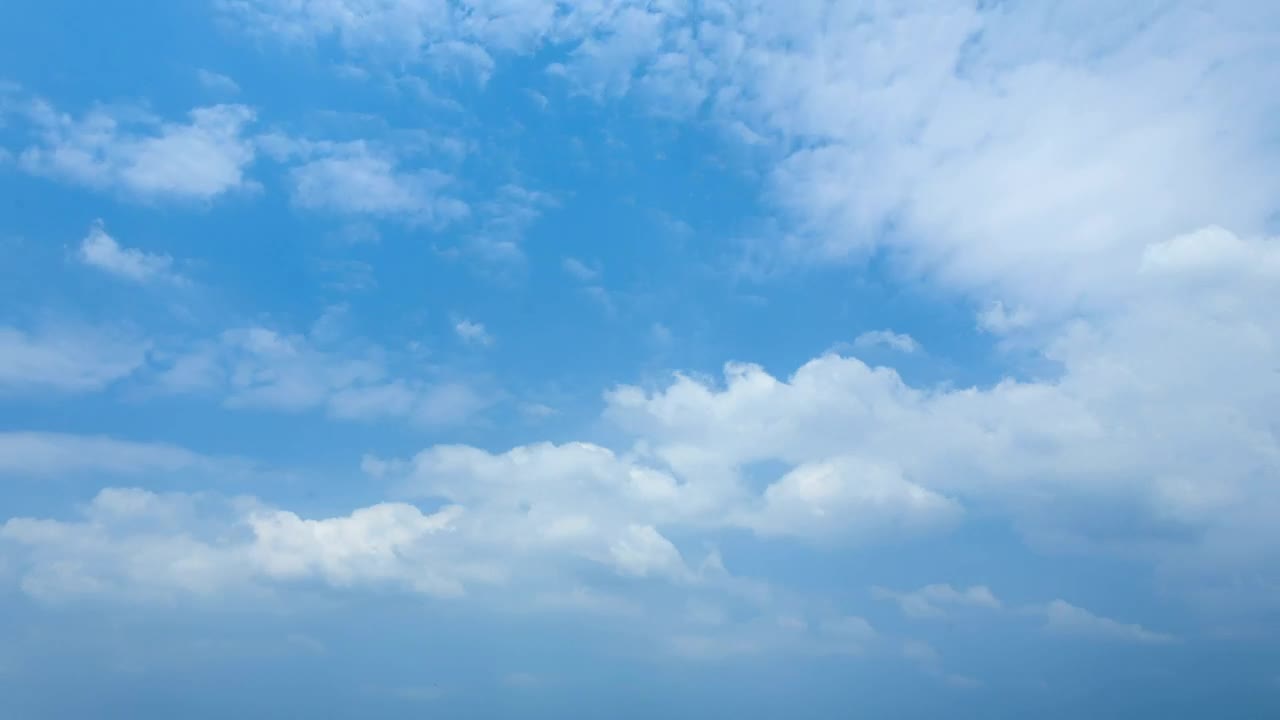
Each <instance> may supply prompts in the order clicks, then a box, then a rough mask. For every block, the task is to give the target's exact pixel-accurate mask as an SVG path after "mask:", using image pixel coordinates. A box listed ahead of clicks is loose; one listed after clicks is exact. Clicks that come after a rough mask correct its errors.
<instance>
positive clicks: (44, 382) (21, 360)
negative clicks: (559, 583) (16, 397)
mask: <svg viewBox="0 0 1280 720" xmlns="http://www.w3.org/2000/svg"><path fill="white" fill-rule="evenodd" d="M150 347H151V345H150V343H149V342H147V341H144V340H139V339H137V338H135V337H133V336H131V335H129V334H126V333H124V332H123V331H115V330H110V329H98V328H89V327H77V326H69V325H46V326H43V327H41V328H39V329H38V330H36V331H34V332H29V331H24V330H21V329H18V328H14V327H2V326H0V391H8V392H36V391H49V390H53V391H58V392H69V393H76V392H92V391H96V390H102V389H103V388H105V387H107V386H109V385H111V384H112V383H114V382H116V381H118V380H122V379H124V378H126V377H129V376H130V375H132V374H133V373H134V372H136V371H137V370H139V369H141V368H142V367H143V366H144V365H145V364H146V361H147V352H148V351H149V349H150Z"/></svg>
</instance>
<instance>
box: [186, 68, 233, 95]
mask: <svg viewBox="0 0 1280 720" xmlns="http://www.w3.org/2000/svg"><path fill="white" fill-rule="evenodd" d="M196 79H197V80H199V81H200V84H201V85H202V86H204V89H205V90H208V91H210V92H215V93H221V94H224V95H236V94H238V93H239V92H240V85H239V84H237V83H236V81H235V80H232V79H231V78H229V77H227V76H226V75H223V74H221V73H216V72H214V71H212V70H206V69H204V68H200V69H198V70H196Z"/></svg>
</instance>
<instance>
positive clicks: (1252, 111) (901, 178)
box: [222, 0, 1280, 332]
mask: <svg viewBox="0 0 1280 720" xmlns="http://www.w3.org/2000/svg"><path fill="white" fill-rule="evenodd" d="M222 6H223V8H224V10H225V11H226V12H227V13H228V14H229V16H230V17H232V18H234V19H235V20H237V21H239V22H240V23H241V24H242V26H243V27H245V28H246V29H247V30H249V31H250V32H253V33H256V34H264V35H269V36H273V37H279V38H283V39H285V40H286V41H291V42H298V41H304V42H308V43H315V42H317V41H319V40H322V39H335V40H336V41H337V44H338V45H339V46H340V47H341V48H342V49H343V50H344V52H345V53H346V54H347V55H348V57H349V58H350V59H351V61H352V62H356V63H368V64H382V63H387V62H396V63H406V62H408V63H424V62H427V59H428V58H429V57H430V55H431V53H430V50H431V49H432V48H434V47H436V46H442V47H448V48H465V51H466V53H468V54H472V55H475V56H477V57H484V58H485V63H488V62H490V61H492V60H495V59H496V60H500V59H502V58H504V57H507V56H511V55H513V54H518V55H526V56H534V55H535V54H539V55H538V56H537V57H538V59H539V62H545V63H546V69H547V71H548V72H549V73H550V74H552V75H553V76H557V77H562V78H564V79H565V81H566V82H567V83H569V85H570V87H571V88H573V89H575V90H577V91H580V92H583V93H585V94H588V95H591V96H594V97H596V98H600V99H602V100H603V99H606V98H613V97H617V96H620V95H624V94H630V95H633V96H635V97H636V98H637V99H639V100H640V101H641V103H640V104H641V106H642V107H646V108H649V109H650V110H651V111H652V112H654V113H658V114H668V115H670V114H674V115H691V114H693V113H696V112H704V113H706V115H707V116H709V117H710V118H711V119H712V120H713V122H715V123H716V124H718V125H720V126H721V127H723V129H724V132H725V134H726V136H727V137H728V138H730V139H731V140H734V141H739V142H744V143H746V144H749V145H750V146H751V147H753V148H755V149H756V150H757V151H758V150H760V149H762V148H763V149H766V150H768V151H770V152H769V154H768V157H770V158H772V160H771V165H770V166H769V167H766V168H764V170H765V171H766V174H767V178H768V180H767V191H766V198H765V199H766V200H767V201H768V202H769V203H770V204H771V206H772V207H773V208H774V209H775V210H776V211H777V213H778V214H779V215H780V216H781V220H782V221H783V222H782V225H783V227H784V228H785V232H780V233H778V237H779V238H781V240H780V242H779V243H776V244H777V247H776V248H774V250H775V252H771V253H767V255H768V256H769V257H772V258H775V259H776V260H777V261H780V262H784V263H789V262H819V263H824V262H833V261H834V262H845V261H847V260H849V259H851V258H865V257H867V256H869V255H870V254H872V253H875V252H879V251H882V250H883V251H886V252H887V253H888V254H889V255H891V256H892V257H894V258H896V260H897V262H895V267H898V268H900V269H901V270H902V271H903V272H905V273H907V274H908V275H913V276H916V275H926V276H928V277H929V278H930V279H932V280H934V281H936V282H938V283H940V284H942V285H943V286H945V287H947V288H949V289H951V290H953V291H956V292H958V293H961V294H963V295H967V296H971V297H972V299H974V300H977V301H978V302H979V303H982V304H985V303H986V302H988V301H991V300H992V299H993V298H998V299H1000V300H1001V301H1002V302H1003V303H1005V306H1006V307H1007V308H1009V310H1008V311H1007V313H1006V318H1007V319H1018V318H1022V319H1023V320H1024V321H1026V322H1030V321H1031V319H1032V318H1034V319H1035V320H1036V321H1038V322H1042V323H1053V322H1056V321H1057V320H1060V319H1061V318H1062V317H1063V315H1064V314H1068V313H1069V312H1071V311H1072V310H1074V309H1076V308H1077V306H1079V305H1084V306H1088V307H1089V308H1092V309H1097V308H1102V307H1105V306H1106V305H1108V304H1109V303H1112V302H1114V301H1116V300H1117V299H1118V296H1119V295H1123V294H1124V288H1125V284H1124V283H1123V282H1122V281H1121V278H1122V277H1123V275H1124V274H1125V272H1126V271H1127V269H1128V268H1129V267H1132V265H1133V263H1134V262H1135V261H1136V260H1137V258H1138V256H1139V255H1140V253H1141V252H1142V251H1143V248H1144V246H1145V245H1146V244H1147V243H1149V242H1151V241H1152V239H1154V238H1160V237H1170V236H1173V235H1176V234H1180V233H1185V232H1188V231H1190V230H1193V229H1195V228H1198V227H1203V226H1205V225H1208V224H1210V223H1219V224H1223V225H1225V226H1227V227H1232V228H1235V229H1237V231H1239V232H1243V233H1245V234H1248V235H1252V234H1255V233H1257V232H1261V231H1263V230H1264V229H1265V228H1266V227H1267V222H1268V220H1269V218H1270V217H1271V214H1272V211H1273V201H1272V198H1274V197H1275V194H1276V190H1277V189H1280V172H1277V171H1276V168H1277V167H1280V164H1277V163H1276V162H1275V157H1274V151H1273V148H1272V144H1271V143H1270V142H1269V140H1268V138H1269V134H1268V133H1269V132H1270V131H1269V128H1270V125H1269V123H1268V121H1269V119H1270V118H1271V117H1273V116H1274V113H1275V110H1276V109H1277V108H1276V101H1275V96H1274V94H1267V93H1249V92H1246V91H1245V90H1243V89H1242V88H1249V87H1258V86H1260V85H1265V84H1266V82H1267V80H1268V79H1269V78H1272V77H1275V76H1276V75H1277V71H1278V70H1280V67H1278V65H1280V61H1278V60H1277V59H1276V55H1275V54H1274V53H1269V52H1266V47H1267V46H1266V43H1267V40H1266V38H1265V37H1264V36H1263V35H1260V34H1258V33H1256V32H1254V29H1255V28H1257V27H1260V26H1263V25H1266V24H1267V23H1274V22H1275V20H1276V19H1277V16H1276V11H1275V10H1274V9H1272V8H1270V7H1268V8H1267V9H1262V8H1260V7H1258V6H1256V5H1255V6H1250V5H1247V4H1246V5H1238V6H1231V7H1220V8H1215V12H1214V13H1212V14H1211V15H1210V16H1206V15H1205V14H1204V13H1202V12H1201V9H1200V8H1198V7H1197V6H1196V5H1195V4H1194V3H1169V4H1165V5H1162V6H1161V7H1160V8H1158V9H1156V10H1150V11H1145V10H1144V11H1135V10H1133V9H1131V8H1127V7H1122V6H1116V5H1113V4H1106V3H1086V4H1083V5H1080V6H1078V7H1074V8H1073V9H1072V11H1071V12H1070V13H1069V17H1058V16H1054V17H1052V18H1050V16H1049V15H1048V11H1047V10H1045V9H1044V8H1042V7H1040V6H1032V5H1027V6H1016V7H1005V6H1003V5H980V6H954V5H951V4H947V3H938V2H927V1H926V2H917V3H911V4H909V5H906V6H899V5H883V6H877V5H874V4H868V3H842V4H836V5H833V4H831V3H829V2H827V1H826V0H803V1H801V2H796V3H790V4H788V5H787V6H786V7H785V9H784V8H783V7H781V6H774V5H770V4H769V3H765V2H760V1H759V0H750V1H749V2H745V3H739V4H731V5H702V6H690V5H688V4H686V3H649V2H642V1H641V0H622V1H621V2H617V3H603V4H602V3H587V4H577V5H572V6H563V5H558V4H555V3H551V2H536V1H535V2H527V3H518V4H502V5H495V4H493V3H487V2H477V1H474V0H471V1H468V2H462V3H455V4H447V5H446V4H443V3H413V4H403V3H388V4H374V5H370V4H368V3H363V2H359V1H358V0H336V1H335V2H326V3H315V2H308V3H288V2H282V1H281V0H235V1H230V0H229V1H227V2H224V3H223V4H222ZM922 37H923V38H927V39H928V40H927V43H926V45H925V46H924V49H923V51H922V46H921V44H920V42H921V40H920V39H921V38H922ZM1079 37H1084V38H1087V40H1086V41H1085V42H1076V41H1069V40H1068V38H1079ZM1155 47H1162V48H1172V49H1171V50H1169V51H1168V52H1153V51H1151V48H1155ZM544 58H545V59H544ZM1081 108H1095V109H1099V108H1106V111H1105V112H1103V111H1102V110H1094V111H1089V112H1084V113H1081V111H1080V109H1081ZM1024 311H1025V314H1023V313H1024ZM995 317H996V316H992V317H991V318H989V319H992V320H994V319H995ZM999 325H1004V326H1007V327H1008V328H1009V329H1012V325H1011V324H1010V323H988V324H987V326H988V327H989V328H990V329H992V330H993V331H995V332H1003V331H1001V330H996V329H995V328H996V326H999Z"/></svg>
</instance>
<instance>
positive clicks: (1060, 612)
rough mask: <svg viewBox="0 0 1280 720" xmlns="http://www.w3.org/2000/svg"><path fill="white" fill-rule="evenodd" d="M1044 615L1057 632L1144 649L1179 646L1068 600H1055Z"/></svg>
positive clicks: (1160, 635) (1168, 638)
mask: <svg viewBox="0 0 1280 720" xmlns="http://www.w3.org/2000/svg"><path fill="white" fill-rule="evenodd" d="M1044 614H1045V621H1046V622H1045V627H1046V628H1047V629H1049V630H1051V631H1053V632H1060V633H1068V634H1073V635H1084V636H1087V637H1094V638H1101V639H1107V640H1120V641H1124V642H1133V643H1140V644H1143V645H1168V644H1170V643H1175V642H1177V638H1175V637H1174V636H1172V635H1167V634H1165V633H1158V632H1153V631H1151V630H1148V629H1146V628H1144V627H1142V626H1141V625H1134V624H1129V623H1122V622H1118V621H1116V620H1112V619H1110V618H1105V617H1099V616H1097V615H1094V614H1093V613H1091V612H1089V611H1088V610H1085V609H1084V608H1080V607H1076V606H1075V605H1072V604H1071V603H1068V602H1066V601H1064V600H1054V601H1053V602H1051V603H1049V604H1048V605H1046V606H1045V607H1044Z"/></svg>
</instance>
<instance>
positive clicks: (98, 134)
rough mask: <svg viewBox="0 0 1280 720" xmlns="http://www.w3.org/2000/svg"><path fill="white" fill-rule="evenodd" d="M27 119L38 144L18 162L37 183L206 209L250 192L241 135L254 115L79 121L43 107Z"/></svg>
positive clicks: (202, 111)
mask: <svg viewBox="0 0 1280 720" xmlns="http://www.w3.org/2000/svg"><path fill="white" fill-rule="evenodd" d="M28 115H29V118H30V121H31V124H32V126H33V127H34V128H35V130H36V131H37V133H38V134H39V135H40V137H41V143H40V144H38V145H34V146H32V147H29V148H27V149H26V150H24V151H23V152H22V153H21V155H20V157H19V162H20V164H21V166H22V167H23V168H24V169H25V170H27V171H28V172H31V173H34V174H37V175H44V176H47V177H52V178H56V179H60V180H65V181H68V182H72V183H76V184H80V185H85V186H88V187H91V188H94V189H97V190H104V191H105V190H118V191H120V192H122V193H123V194H125V195H126V196H128V197H132V198H136V199H141V200H199V201H210V200H213V199H215V198H217V197H219V196H221V195H224V194H226V193H228V192H232V191H236V190H247V189H252V188H254V187H256V185H254V184H253V183H252V181H250V180H249V179H248V178H247V177H246V176H245V171H246V169H247V168H248V166H249V165H250V164H251V163H252V162H253V159H254V148H253V144H252V143H251V142H250V141H249V140H248V139H247V138H246V137H245V136H244V135H243V132H244V129H245V128H246V127H247V126H248V125H249V124H250V123H252V122H253V120H254V117H255V114H254V112H253V110H251V109H249V108H248V107H245V106H243V105H211V106H208V107H201V108H196V109H194V110H192V111H190V112H189V113H188V119H187V121H186V122H166V121H162V120H159V119H157V118H154V117H152V116H150V115H148V114H146V113H140V112H124V111H112V110H107V109H102V108H99V109H95V110H91V111H90V112H88V113H87V114H85V115H84V117H82V118H81V119H79V120H77V119H75V118H73V117H71V116H69V115H66V114H63V113H60V112H58V111H56V110H55V109H54V108H53V107H51V106H49V105H48V104H46V103H44V102H43V101H36V102H35V103H33V105H32V107H31V109H30V111H29V113H28Z"/></svg>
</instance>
